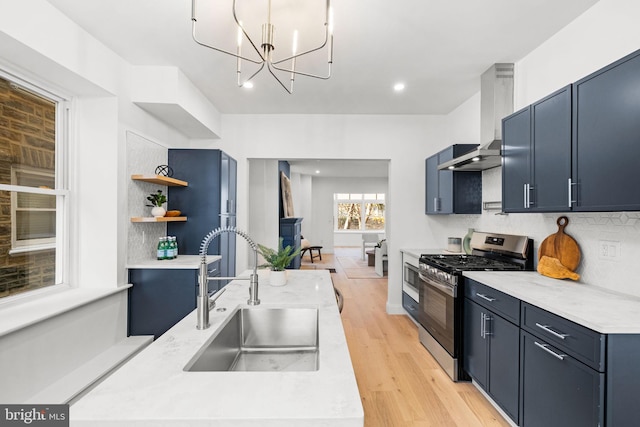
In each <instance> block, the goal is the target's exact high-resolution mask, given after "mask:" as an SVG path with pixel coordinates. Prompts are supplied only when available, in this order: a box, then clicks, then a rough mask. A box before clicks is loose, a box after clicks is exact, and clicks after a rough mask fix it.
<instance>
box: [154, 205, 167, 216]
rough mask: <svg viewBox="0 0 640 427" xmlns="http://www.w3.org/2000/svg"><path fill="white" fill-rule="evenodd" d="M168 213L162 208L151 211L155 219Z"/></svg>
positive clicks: (156, 207) (155, 207)
mask: <svg viewBox="0 0 640 427" xmlns="http://www.w3.org/2000/svg"><path fill="white" fill-rule="evenodd" d="M166 213H167V211H165V210H164V208H163V207H162V206H154V207H153V209H151V215H153V216H154V217H155V218H159V217H161V216H164V214H166Z"/></svg>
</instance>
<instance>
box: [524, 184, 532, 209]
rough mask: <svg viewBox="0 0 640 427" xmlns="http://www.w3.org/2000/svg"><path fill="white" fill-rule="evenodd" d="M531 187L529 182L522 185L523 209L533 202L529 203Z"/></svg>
mask: <svg viewBox="0 0 640 427" xmlns="http://www.w3.org/2000/svg"><path fill="white" fill-rule="evenodd" d="M533 189H534V188H533V187H532V186H531V184H525V185H524V208H525V209H529V208H531V205H532V204H533V203H531V190H533Z"/></svg>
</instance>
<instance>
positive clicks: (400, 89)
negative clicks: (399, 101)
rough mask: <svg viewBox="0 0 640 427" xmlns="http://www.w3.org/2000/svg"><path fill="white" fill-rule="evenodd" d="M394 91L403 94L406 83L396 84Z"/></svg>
mask: <svg viewBox="0 0 640 427" xmlns="http://www.w3.org/2000/svg"><path fill="white" fill-rule="evenodd" d="M393 90H395V91H396V92H402V91H403V90H404V83H396V84H394V85H393Z"/></svg>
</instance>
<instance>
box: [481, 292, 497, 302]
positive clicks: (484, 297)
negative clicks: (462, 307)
mask: <svg viewBox="0 0 640 427" xmlns="http://www.w3.org/2000/svg"><path fill="white" fill-rule="evenodd" d="M476 296H479V297H480V298H482V299H483V300H485V301H489V302H494V301H495V300H496V299H495V298H491V297H488V296H486V295H485V294H479V293H478V292H476Z"/></svg>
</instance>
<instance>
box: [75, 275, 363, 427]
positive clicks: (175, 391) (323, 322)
mask: <svg viewBox="0 0 640 427" xmlns="http://www.w3.org/2000/svg"><path fill="white" fill-rule="evenodd" d="M259 276H260V287H259V298H260V300H261V304H260V305H258V306H255V307H254V309H261V308H270V307H317V308H319V330H318V335H319V370H317V371H313V372H185V371H184V370H183V368H184V366H185V365H186V364H187V363H188V362H189V360H190V359H191V358H192V356H194V355H195V354H196V352H197V351H198V349H200V348H201V346H202V345H204V344H205V343H206V342H207V340H208V339H209V338H210V337H212V336H213V335H214V334H215V332H216V330H217V329H218V328H219V327H220V326H221V325H222V324H223V322H224V320H225V319H226V318H228V317H229V316H231V315H233V313H234V311H235V310H236V308H239V307H246V306H247V305H246V303H247V298H248V296H249V291H248V286H249V285H248V283H247V281H233V282H231V283H230V284H229V285H227V286H226V289H227V290H226V291H225V292H224V293H223V294H222V295H221V296H220V298H219V299H218V300H217V302H216V308H222V307H224V308H226V311H225V312H218V311H216V309H214V310H212V311H211V318H210V320H211V327H210V328H209V329H205V330H197V329H196V313H195V311H194V312H192V313H190V314H189V315H187V316H186V317H185V318H184V319H183V320H181V321H180V322H179V323H178V324H176V325H175V326H174V327H173V328H171V329H170V330H169V331H167V332H166V333H165V334H163V335H162V336H161V337H159V338H158V339H157V340H156V341H155V342H154V343H152V344H151V345H150V346H149V347H147V348H145V349H144V350H142V351H141V352H140V353H139V354H138V355H137V356H135V357H134V358H133V359H131V360H130V361H129V362H127V363H126V364H125V365H124V366H122V367H121V368H120V369H119V370H117V371H116V372H115V373H113V374H112V375H111V376H110V377H109V378H107V379H106V380H105V381H104V382H102V383H100V384H99V385H98V386H97V387H96V388H95V389H93V390H92V391H90V392H89V393H88V394H87V395H86V396H84V397H83V398H81V399H80V400H79V401H78V402H76V403H75V404H73V405H72V406H71V408H70V420H71V426H95V425H100V426H123V425H135V426H137V427H145V426H154V427H155V426H186V425H188V426H243V427H245V426H261V427H271V426H273V427H275V426H278V427H286V426H296V427H298V426H303V427H304V426H331V427H334V426H338V427H341V426H345V427H351V426H358V427H362V426H363V425H364V412H363V409H362V404H361V401H360V395H359V393H358V387H357V384H356V379H355V375H354V372H353V367H352V365H351V359H350V357H349V351H348V348H347V342H346V337H345V334H344V329H343V327H342V320H341V317H340V313H339V312H338V307H337V304H336V299H335V294H334V291H333V284H332V282H331V277H330V275H329V272H328V271H327V270H302V271H301V270H288V282H287V284H286V285H285V286H282V287H273V286H270V285H268V284H265V283H268V272H267V271H260V272H259Z"/></svg>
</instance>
